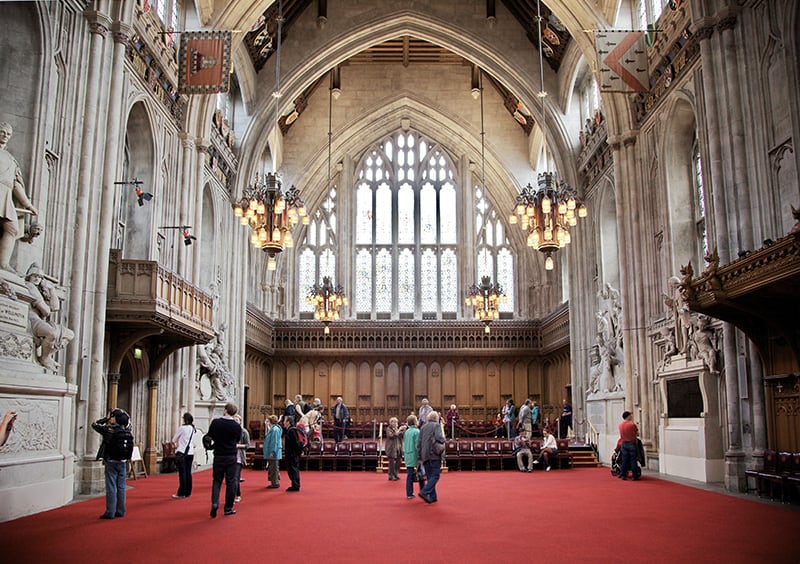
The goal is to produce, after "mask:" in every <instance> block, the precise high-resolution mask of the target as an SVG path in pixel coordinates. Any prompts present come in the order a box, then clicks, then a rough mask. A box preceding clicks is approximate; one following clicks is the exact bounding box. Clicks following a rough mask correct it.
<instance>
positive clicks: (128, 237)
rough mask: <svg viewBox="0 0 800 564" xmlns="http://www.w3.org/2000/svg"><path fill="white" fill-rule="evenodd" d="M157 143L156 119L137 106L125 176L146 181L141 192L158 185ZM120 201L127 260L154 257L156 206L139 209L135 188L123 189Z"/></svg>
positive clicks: (131, 116)
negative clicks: (154, 207) (155, 132)
mask: <svg viewBox="0 0 800 564" xmlns="http://www.w3.org/2000/svg"><path fill="white" fill-rule="evenodd" d="M156 158H157V157H156V142H155V136H154V135H153V120H152V118H151V116H150V112H149V111H148V108H147V106H146V104H144V103H143V102H136V103H134V104H133V105H132V106H131V108H130V110H129V112H128V119H127V121H126V125H125V156H124V159H123V177H124V178H125V179H133V178H136V179H137V180H140V181H141V182H142V184H141V189H142V190H144V191H145V192H152V191H153V190H154V188H153V186H155V184H156V181H157V179H156V176H155V174H154V172H153V171H154V170H156ZM121 190H122V196H121V198H120V202H121V204H120V205H121V207H122V214H121V216H122V217H123V218H124V222H125V236H124V239H123V249H124V257H125V258H137V259H149V258H151V245H152V244H153V237H155V235H154V234H153V233H154V229H153V221H154V218H153V206H149V205H147V202H146V201H145V202H144V205H142V206H139V205H138V201H137V197H136V193H135V190H134V187H133V186H128V185H125V186H122V187H121Z"/></svg>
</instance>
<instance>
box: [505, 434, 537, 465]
mask: <svg viewBox="0 0 800 564" xmlns="http://www.w3.org/2000/svg"><path fill="white" fill-rule="evenodd" d="M531 452H533V445H531ZM516 464H517V459H516V458H515V456H514V443H513V441H509V440H508V439H503V440H501V441H500V469H501V470H502V469H503V468H504V467H505V466H506V465H510V466H511V467H512V468H516Z"/></svg>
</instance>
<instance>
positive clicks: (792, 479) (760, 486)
mask: <svg viewBox="0 0 800 564" xmlns="http://www.w3.org/2000/svg"><path fill="white" fill-rule="evenodd" d="M745 475H746V476H749V477H751V478H754V479H755V482H756V493H757V494H758V495H759V497H760V496H761V494H762V492H763V491H764V490H765V489H766V486H769V497H770V499H775V490H776V488H777V489H778V490H779V491H780V497H781V501H782V502H784V503H786V501H787V498H788V497H789V495H790V493H791V490H793V489H796V488H800V452H795V453H791V452H776V451H774V450H765V451H764V467H763V468H762V469H761V470H746V471H745Z"/></svg>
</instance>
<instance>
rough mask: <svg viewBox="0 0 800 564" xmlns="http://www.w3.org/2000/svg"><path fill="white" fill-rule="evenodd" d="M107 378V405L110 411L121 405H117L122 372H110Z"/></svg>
mask: <svg viewBox="0 0 800 564" xmlns="http://www.w3.org/2000/svg"><path fill="white" fill-rule="evenodd" d="M107 378H108V399H107V401H106V406H107V408H108V410H109V411H110V410H112V409H114V408H115V407H119V406H117V397H118V395H119V379H120V374H119V373H114V372H109V373H108V375H107Z"/></svg>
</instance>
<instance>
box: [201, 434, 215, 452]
mask: <svg viewBox="0 0 800 564" xmlns="http://www.w3.org/2000/svg"><path fill="white" fill-rule="evenodd" d="M203 448H204V449H206V450H214V437H212V436H211V435H209V434H208V433H206V434H205V435H203Z"/></svg>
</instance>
